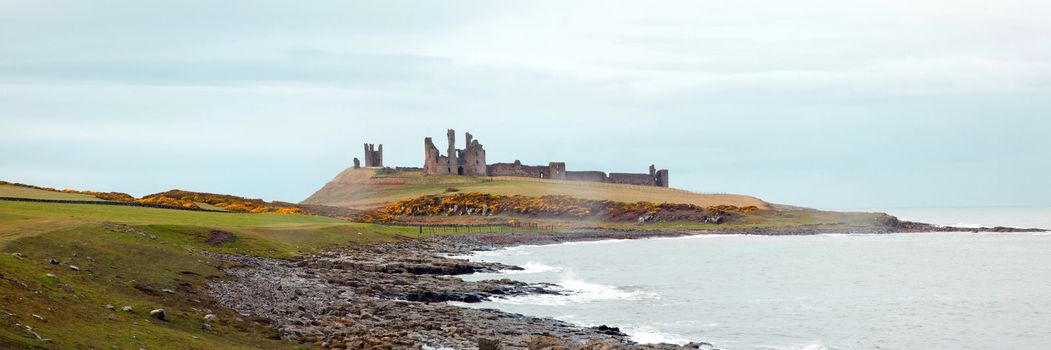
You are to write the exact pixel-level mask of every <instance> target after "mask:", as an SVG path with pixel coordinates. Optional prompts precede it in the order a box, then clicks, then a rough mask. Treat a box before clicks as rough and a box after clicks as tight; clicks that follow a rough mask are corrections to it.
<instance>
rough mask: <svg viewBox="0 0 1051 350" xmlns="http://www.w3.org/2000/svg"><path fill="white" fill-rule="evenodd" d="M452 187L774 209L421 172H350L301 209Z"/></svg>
mask: <svg viewBox="0 0 1051 350" xmlns="http://www.w3.org/2000/svg"><path fill="white" fill-rule="evenodd" d="M450 188H454V189H456V190H459V191H461V192H481V193H489V194H500V195H525V196H544V195H567V196H571V197H576V198H581V199H594V200H611V201H617V202H628V203H632V202H639V201H649V202H655V203H660V202H668V203H681V204H694V205H698V206H716V205H733V206H739V207H747V206H756V207H758V208H760V209H766V208H769V207H770V205H769V204H768V203H766V202H763V201H762V200H760V199H758V198H755V197H751V196H743V195H735V194H702V193H693V192H689V191H684V190H679V189H673V188H663V187H649V186H634V185H621V184H608V183H596V182H578V181H559V180H545V179H534V178H518V177H466V176H423V175H422V174H420V173H398V174H394V175H387V174H377V172H376V170H375V169H353V168H348V169H346V170H344V171H343V172H341V173H340V174H339V175H337V176H336V177H335V178H334V179H332V181H330V182H329V183H327V184H325V186H324V187H322V188H321V189H320V190H318V191H317V192H315V193H314V194H313V195H311V196H310V197H309V198H307V199H305V200H303V202H302V204H319V205H329V206H337V207H344V208H353V209H371V208H378V207H382V206H384V205H387V204H390V203H393V202H396V201H399V200H403V199H407V198H413V197H418V196H424V195H433V194H439V193H443V192H446V191H447V190H448V189H450Z"/></svg>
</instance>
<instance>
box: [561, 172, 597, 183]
mask: <svg viewBox="0 0 1051 350" xmlns="http://www.w3.org/2000/svg"><path fill="white" fill-rule="evenodd" d="M566 180H569V181H587V182H606V173H604V172H601V171H567V172H566Z"/></svg>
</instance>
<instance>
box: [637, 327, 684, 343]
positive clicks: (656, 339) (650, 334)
mask: <svg viewBox="0 0 1051 350" xmlns="http://www.w3.org/2000/svg"><path fill="white" fill-rule="evenodd" d="M624 332H625V333H628V336H629V337H631V340H632V341H635V342H637V343H639V344H660V343H667V344H675V345H685V344H686V343H689V342H690V340H689V339H686V338H684V337H682V336H680V335H677V334H671V333H664V332H661V331H658V330H656V329H655V328H653V327H637V328H634V327H625V328H624Z"/></svg>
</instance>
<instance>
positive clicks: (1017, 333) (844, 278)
mask: <svg viewBox="0 0 1051 350" xmlns="http://www.w3.org/2000/svg"><path fill="white" fill-rule="evenodd" d="M871 211H881V212H887V213H890V214H891V215H895V216H898V217H899V218H901V219H904V220H912V221H920V222H927V223H932V224H939V225H951V226H964V227H990V226H1011V227H1039V228H1051V207H1047V208H1044V207H1039V208H1037V207H1027V208H937V209H935V208H922V209H893V208H892V209H878V210H871ZM467 258H469V259H471V260H478V261H492V262H501V263H505V264H512V265H518V266H521V267H524V268H525V270H522V271H504V272H501V273H488V274H474V275H470V276H466V278H465V279H469V280H483V279H499V278H511V279H516V280H520V281H525V282H548V283H555V284H557V285H558V286H559V287H558V288H559V289H561V290H563V291H564V292H565V295H533V296H522V297H512V298H506V299H496V300H493V301H489V302H484V303H480V304H462V305H463V306H467V307H481V308H495V309H500V310H503V311H508V312H515V313H521V314H526V315H532V316H540V317H552V318H557V319H561V320H565V321H569V322H573V323H576V324H579V325H582V326H597V325H611V326H617V327H620V329H621V330H622V331H624V332H625V333H628V334H629V335H630V336H631V338H632V340H634V341H637V342H640V343H661V342H664V343H676V344H684V343H687V342H691V341H694V342H708V343H711V344H713V345H714V346H715V347H717V348H719V349H756V350H780V349H793V350H795V349H799V350H819V349H954V350H959V349H983V350H986V349H1051V234H1049V233H934V232H932V233H902V234H820V235H803V236H755V235H704V236H689V237H680V238H655V239H643V240H608V241H596V242H577V243H565V244H555V245H543V246H518V247H511V248H507V249H502V250H496V251H487V252H479V253H476V254H473V255H471V256H469V257H467Z"/></svg>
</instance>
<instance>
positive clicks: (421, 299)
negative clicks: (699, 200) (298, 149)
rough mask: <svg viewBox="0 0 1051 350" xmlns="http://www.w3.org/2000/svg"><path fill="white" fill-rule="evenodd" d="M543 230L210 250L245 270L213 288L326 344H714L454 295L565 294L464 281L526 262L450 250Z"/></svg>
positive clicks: (254, 313) (234, 304) (245, 313)
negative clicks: (295, 252) (483, 304)
mask: <svg viewBox="0 0 1051 350" xmlns="http://www.w3.org/2000/svg"><path fill="white" fill-rule="evenodd" d="M625 235H626V233H623V232H620V233H617V232H611V233H608V234H606V235H600V234H582V235H581V236H580V237H574V238H579V239H591V240H595V239H613V238H627V236H625ZM631 235H632V236H634V237H635V238H638V236H639V235H637V234H631ZM676 235H680V234H676ZM505 236H510V237H513V238H510V239H508V237H505ZM650 236H656V235H650ZM662 236H666V235H665V234H662ZM538 237H541V236H538V235H532V234H491V235H490V234H478V235H471V236H450V237H441V238H430V239H420V240H408V241H404V242H400V243H387V244H376V245H371V246H363V247H354V248H344V249H338V250H332V251H328V252H326V253H324V254H319V255H312V256H304V257H301V258H298V259H296V260H292V261H285V260H277V259H265V258H255V257H244V256H230V255H222V254H215V253H204V254H205V255H207V256H210V257H213V258H217V259H221V260H225V261H229V262H232V263H234V264H235V266H236V267H234V268H232V269H228V270H227V272H228V273H229V274H230V275H232V277H235V278H232V279H224V280H221V281H214V282H212V283H211V284H210V292H209V293H210V294H211V296H212V297H213V298H214V299H215V300H216V301H217V302H218V303H219V304H221V305H224V306H227V307H230V308H232V309H234V310H236V311H237V312H238V313H240V314H241V316H242V317H246V318H247V317H251V318H253V319H256V320H264V321H266V322H267V323H269V324H270V325H271V326H272V327H274V328H275V329H276V330H277V332H278V334H279V335H280V337H281V338H282V339H286V340H290V341H294V342H300V343H307V344H313V345H316V346H320V347H322V348H326V349H426V348H448V349H483V350H484V349H680V348H692V349H698V348H702V349H706V348H711V345H710V344H705V343H691V344H688V345H686V346H685V347H681V346H678V345H671V344H646V345H639V344H634V343H633V342H631V341H630V339H629V337H628V335H627V334H624V333H622V332H621V331H620V330H619V329H618V328H616V327H610V326H599V327H593V328H587V327H580V326H577V325H573V324H570V323H567V322H563V321H559V320H554V319H548V318H537V317H531V316H526V315H521V314H514V313H507V312H502V311H498V310H493V309H473V308H465V307H458V306H453V305H449V304H448V303H445V302H446V301H458V302H466V303H472V302H480V301H483V300H490V299H492V298H500V297H509V296H516V295H525V294H538V293H559V292H557V291H555V290H553V289H552V288H549V287H551V285H546V284H526V283H523V282H517V281H512V280H508V279H502V280H488V281H478V282H470V281H463V280H461V279H459V278H456V277H455V276H456V275H463V274H470V273H475V272H495V271H499V270H509V269H510V270H513V269H519V268H518V267H515V266H508V265H502V264H496V263H484V262H470V261H466V260H461V259H453V258H447V257H445V256H449V255H459V254H468V253H470V252H471V251H475V250H479V249H493V248H496V247H500V246H505V245H509V244H522V243H524V242H531V243H534V244H536V243H539V241H538V240H537V239H538ZM585 237H586V238H585Z"/></svg>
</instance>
